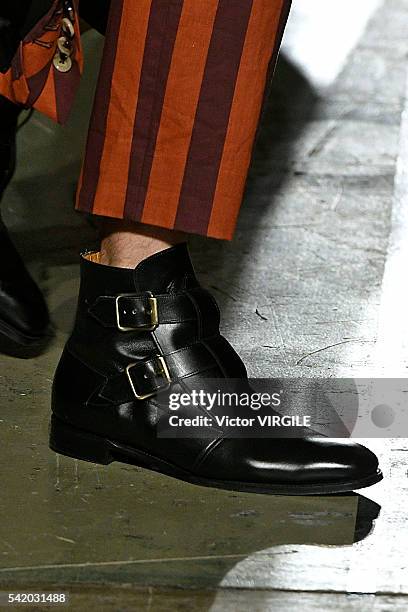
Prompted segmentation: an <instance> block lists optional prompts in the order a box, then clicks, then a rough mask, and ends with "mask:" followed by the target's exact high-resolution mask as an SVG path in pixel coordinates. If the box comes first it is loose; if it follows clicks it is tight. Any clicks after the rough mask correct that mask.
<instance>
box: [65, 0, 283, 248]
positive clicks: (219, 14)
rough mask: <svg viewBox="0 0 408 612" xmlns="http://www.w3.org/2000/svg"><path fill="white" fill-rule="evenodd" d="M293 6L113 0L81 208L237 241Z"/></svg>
mask: <svg viewBox="0 0 408 612" xmlns="http://www.w3.org/2000/svg"><path fill="white" fill-rule="evenodd" d="M289 6H290V0H138V1H137V2H136V1H135V0H113V2H112V5H111V13H110V17H109V24H108V31H107V34H106V43H105V50H104V56H103V61H102V66H101V72H100V77H99V82H98V88H97V93H96V97H95V103H94V110H93V113H92V118H91V123H90V129H89V135H88V143H87V150H86V156H85V161H84V166H83V171H82V175H81V180H80V184H79V187H78V196H77V208H78V209H79V210H81V211H86V212H90V213H94V214H97V215H104V216H108V217H117V218H127V219H132V220H134V221H140V222H142V223H147V224H152V225H158V226H161V227H166V228H174V229H177V230H181V231H185V232H192V233H198V234H203V235H207V236H213V237H216V238H226V239H230V238H231V237H232V235H233V232H234V228H235V224H236V219H237V215H238V211H239V208H240V205H241V200H242V196H243V191H244V186H245V181H246V176H247V172H248V168H249V163H250V159H251V153H252V148H253V144H254V140H255V135H256V131H257V126H258V121H259V116H260V112H261V108H262V103H263V99H264V94H265V89H266V87H267V83H268V80H269V78H270V76H271V68H272V69H273V67H274V65H275V62H276V57H277V53H278V50H279V46H280V41H281V38H282V34H283V29H284V26H285V23H286V19H287V16H288V12H289Z"/></svg>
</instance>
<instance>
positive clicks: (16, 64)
mask: <svg viewBox="0 0 408 612" xmlns="http://www.w3.org/2000/svg"><path fill="white" fill-rule="evenodd" d="M73 4H74V6H75V8H77V6H78V0H73ZM62 19H63V12H62V2H61V0H55V1H54V2H53V4H52V6H51V8H50V10H49V11H48V12H47V13H46V14H45V15H44V17H43V18H42V19H41V20H40V21H39V22H38V23H37V24H36V25H35V27H34V29H33V30H32V31H31V32H30V33H29V34H28V35H27V37H26V38H25V39H24V41H23V42H22V43H21V44H20V47H19V49H18V52H17V53H16V55H15V57H14V59H13V62H12V65H11V68H10V69H9V70H8V71H7V72H6V74H0V95H3V96H5V97H7V98H8V99H9V100H11V101H12V102H14V103H15V104H19V105H21V106H23V107H25V108H35V109H36V110H38V111H39V112H41V113H43V114H45V115H48V116H49V117H50V118H51V119H53V120H54V121H56V122H58V123H62V124H63V123H65V122H66V121H67V119H68V115H69V112H70V110H71V108H72V104H73V101H74V97H75V93H76V90H77V88H78V86H79V82H80V77H81V73H82V48H81V36H80V27H79V19H78V11H76V18H75V24H74V26H75V36H74V39H73V41H72V42H73V54H72V57H71V60H72V68H71V70H70V71H69V72H65V73H62V72H59V71H58V70H57V69H56V68H55V67H54V65H53V59H54V56H55V53H56V49H57V44H58V38H59V37H60V36H61V26H62Z"/></svg>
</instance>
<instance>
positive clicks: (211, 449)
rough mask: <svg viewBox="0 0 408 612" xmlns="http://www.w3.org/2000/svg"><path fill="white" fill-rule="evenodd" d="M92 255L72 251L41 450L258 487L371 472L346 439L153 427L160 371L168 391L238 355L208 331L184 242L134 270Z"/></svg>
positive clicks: (214, 373)
mask: <svg viewBox="0 0 408 612" xmlns="http://www.w3.org/2000/svg"><path fill="white" fill-rule="evenodd" d="M97 260H98V256H97V255H96V254H94V255H88V256H85V257H83V258H82V262H81V289H80V294H79V302H78V312H77V318H76V323H75V328H74V331H73V333H72V336H71V337H70V339H69V340H68V343H67V345H66V347H65V350H64V353H63V355H62V358H61V361H60V363H59V366H58V369H57V372H56V375H55V379H54V387H53V398H52V410H53V415H52V420H51V432H50V446H51V448H52V449H53V450H55V451H56V452H58V453H61V454H63V455H68V456H70V457H75V458H78V459H83V460H85V461H92V462H95V463H101V464H108V463H111V462H112V461H122V462H126V463H130V464H134V465H137V466H141V467H145V468H148V469H151V470H155V471H157V472H162V473H163V474H167V475H169V476H174V477H176V478H180V479H182V480H185V481H188V482H191V483H195V484H200V485H206V486H214V487H219V488H225V489H232V490H239V491H252V492H258V493H274V494H279V493H281V494H287V495H304V494H320V493H325V494H327V493H336V492H344V491H350V490H353V489H357V488H360V487H365V486H369V485H371V484H374V483H375V482H378V481H379V480H381V478H382V476H381V472H380V471H379V469H378V461H377V458H376V457H375V455H374V454H373V453H372V452H371V451H369V450H367V449H366V448H364V447H363V446H360V445H358V444H356V443H353V442H351V441H334V440H328V439H325V438H313V439H312V438H307V439H300V438H299V439H292V440H288V439H276V438H274V439H272V440H271V439H225V438H222V437H220V436H218V438H217V437H215V438H214V439H208V438H199V437H195V438H191V439H166V438H158V437H157V431H156V424H157V422H158V419H159V417H160V410H162V408H161V407H160V406H159V405H158V395H157V394H158V392H159V391H160V390H161V389H163V388H165V387H168V384H169V381H171V385H172V390H173V389H175V390H179V391H180V390H181V389H182V388H183V387H182V386H181V385H191V383H195V384H197V382H199V383H200V381H201V383H202V384H203V385H204V386H205V379H206V378H207V379H208V378H224V377H229V378H245V377H246V371H245V367H244V365H243V363H242V361H241V360H240V358H239V357H238V355H237V354H236V353H235V351H234V349H233V348H232V347H231V345H230V344H229V343H228V342H227V341H226V340H225V339H224V338H223V337H222V336H221V335H220V333H219V311H218V307H217V305H216V303H215V301H214V299H213V297H212V296H211V295H210V294H209V293H208V292H207V291H206V290H204V289H203V288H202V287H200V285H199V283H198V281H197V279H196V277H195V274H194V271H193V268H192V265H191V262H190V259H189V256H188V252H187V248H186V246H185V245H179V246H176V247H173V248H170V249H167V250H165V251H162V252H160V253H158V254H157V255H154V256H152V257H149V258H148V259H146V260H144V261H143V262H142V263H141V264H139V265H138V266H137V268H136V269H135V270H127V269H121V268H113V267H108V266H103V265H100V264H98V263H97ZM167 410H168V408H167ZM189 410H190V409H189ZM194 410H197V409H194V408H193V409H191V416H195V414H196V413H194Z"/></svg>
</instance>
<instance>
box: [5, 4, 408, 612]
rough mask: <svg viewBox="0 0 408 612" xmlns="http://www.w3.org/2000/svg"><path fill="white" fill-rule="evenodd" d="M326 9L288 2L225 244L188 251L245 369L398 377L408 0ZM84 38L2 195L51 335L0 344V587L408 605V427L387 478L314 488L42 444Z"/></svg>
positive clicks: (275, 603) (62, 279)
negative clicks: (17, 349) (174, 474)
mask: <svg viewBox="0 0 408 612" xmlns="http://www.w3.org/2000/svg"><path fill="white" fill-rule="evenodd" d="M327 4H329V3H327V2H326V1H325V0H295V6H294V10H293V12H292V16H291V21H290V24H289V27H288V30H287V33H286V37H285V45H284V50H283V54H282V56H281V59H280V63H279V66H278V70H277V74H276V79H275V83H274V90H273V96H272V99H271V103H270V105H269V107H268V110H267V113H266V116H265V119H264V123H263V129H262V133H261V138H260V141H259V144H258V147H257V150H256V155H255V159H254V163H253V168H252V172H251V177H250V180H249V184H248V190H247V197H246V201H245V205H244V207H243V210H242V214H241V218H240V223H239V228H238V231H237V235H236V238H235V240H234V241H233V242H232V244H221V243H218V242H216V241H204V240H202V239H200V238H194V239H193V241H192V246H193V253H194V259H195V262H196V266H197V269H198V271H199V273H200V275H201V277H202V279H203V282H204V283H205V284H206V285H207V286H209V287H212V290H213V292H214V294H216V297H217V299H218V300H219V302H220V304H221V307H222V312H223V331H224V333H225V335H227V336H228V338H229V339H230V340H231V341H232V342H233V344H234V345H235V346H236V348H237V349H238V351H239V352H240V354H241V355H242V356H243V358H244V359H245V361H246V363H247V365H248V369H249V372H250V374H251V375H252V376H293V377H299V376H307V377H319V376H324V377H340V376H350V377H374V376H393V377H396V376H403V377H406V368H407V366H408V353H407V351H406V350H405V349H406V343H407V340H406V338H407V337H408V336H407V334H405V330H406V331H407V332H408V330H407V329H406V328H407V322H406V321H405V319H406V316H405V313H406V306H407V301H408V292H407V291H406V288H405V287H404V286H403V283H402V282H401V276H402V271H403V270H404V264H405V263H406V261H407V259H408V257H407V247H406V246H405V245H404V237H405V234H406V228H407V224H408V221H406V219H407V216H408V198H407V193H408V187H407V186H408V181H407V170H406V169H407V168H408V150H407V149H408V146H407V142H408V114H407V113H408V111H406V112H405V116H404V115H403V110H404V105H405V104H406V100H407V97H406V77H407V72H408V71H407V68H408V66H407V56H408V38H407V36H406V28H405V27H404V25H405V24H406V22H407V18H408V0H385V1H384V2H381V1H380V0H359V2H358V6H359V9H358V10H357V9H356V7H355V5H356V4H357V3H355V2H354V1H353V2H352V0H341V2H340V1H338V0H331V2H330V7H331V9H330V11H328V10H327ZM351 11H353V13H352V14H353V19H350V14H351ZM350 21H352V24H351V25H350ZM322 32H324V34H322ZM318 42H319V44H317V43H318ZM86 47H87V51H88V56H89V60H88V68H87V70H88V74H87V77H86V78H85V79H84V80H83V87H82V92H81V96H80V97H79V99H78V104H77V108H76V112H75V113H74V116H73V118H72V120H71V122H70V124H69V126H68V127H67V128H65V129H61V128H58V127H55V126H53V125H52V124H51V123H50V122H49V121H48V120H46V119H44V118H42V117H40V116H38V115H35V116H34V117H33V118H32V120H31V121H30V122H29V123H28V124H27V125H26V126H25V127H24V128H23V129H22V130H21V132H20V134H19V166H18V172H17V175H16V177H15V180H14V182H13V183H12V185H11V186H10V188H9V190H8V192H7V194H6V196H5V201H4V202H3V205H4V208H5V214H4V217H5V220H6V222H7V224H8V225H9V227H10V228H12V230H13V236H14V238H15V240H16V243H17V244H18V245H19V248H20V249H21V251H22V253H23V254H24V257H25V259H26V261H27V264H28V265H29V267H30V269H31V270H32V272H33V274H34V275H35V276H36V278H37V279H38V281H39V283H40V284H41V286H42V288H43V289H44V291H45V293H46V295H47V300H48V303H49V305H50V309H51V312H52V317H53V321H54V324H55V328H56V335H55V340H54V342H53V343H52V345H51V346H50V347H49V349H48V350H47V352H46V353H45V354H44V355H42V356H41V357H39V358H37V359H35V360H34V361H17V360H14V359H11V358H7V357H3V356H0V398H1V412H0V426H1V430H0V431H1V432H2V445H1V450H0V453H1V458H2V459H1V460H2V476H3V482H2V491H3V494H2V496H1V499H0V508H1V525H0V591H1V590H3V591H8V590H13V591H16V590H24V591H30V590H33V589H34V590H38V589H40V588H41V589H43V590H52V591H58V590H63V591H64V592H66V593H70V595H71V605H70V607H71V608H72V609H75V610H88V609H89V607H90V606H91V605H92V606H94V607H96V608H97V609H98V610H99V609H100V610H144V609H145V610H157V611H161V610H166V611H167V610H184V609H186V610H187V609H188V610H193V611H195V610H200V611H201V610H203V611H204V610H211V611H218V610H225V611H227V612H229V611H230V610H231V611H232V610H247V609H248V608H249V607H251V609H253V610H262V611H263V610H275V609H285V610H289V611H292V610H297V609H298V608H299V606H303V609H304V610H305V611H309V610H313V611H314V610H319V611H320V610H336V611H337V610H351V611H354V610H359V611H360V610H363V611H365V610H382V611H386V610H393V611H394V610H406V609H407V608H408V572H407V555H406V550H407V548H408V536H407V534H406V528H405V522H406V508H407V505H408V481H407V460H406V457H407V450H408V444H407V440H406V439H401V438H400V439H395V440H393V439H390V440H386V439H385V440H384V439H383V440H380V439H378V440H376V439H370V440H367V441H366V443H367V445H368V446H370V447H371V448H372V449H373V450H375V451H376V452H377V453H378V455H379V456H380V459H381V463H382V466H383V470H384V473H385V476H386V478H385V480H384V481H383V482H382V483H380V484H378V485H375V486H374V487H372V488H371V489H368V490H366V491H364V495H345V496H330V497H309V498H302V497H300V498H287V497H283V496H282V497H278V496H277V497H269V496H262V495H259V496H254V495H250V494H238V493H231V492H224V491H217V490H210V489H202V488H199V487H193V486H191V485H188V484H185V483H181V482H178V481H173V480H170V479H167V478H165V477H162V476H160V475H157V474H151V473H148V472H146V471H143V470H138V469H134V468H131V467H129V466H123V465H116V464H114V465H112V466H109V467H107V468H104V467H103V468H100V467H96V466H93V465H90V464H84V463H78V462H76V461H73V460H70V459H68V458H58V457H56V456H55V455H54V454H52V453H51V452H50V451H49V450H48V446H47V427H48V414H49V393H50V386H51V381H52V376H53V370H54V368H55V365H56V363H57V360H58V357H59V354H60V351H61V347H62V346H63V344H64V342H65V339H66V337H67V334H68V333H69V330H70V327H71V325H72V318H73V315H74V308H75V301H76V291H77V287H78V277H77V275H78V267H77V261H78V252H79V251H80V250H83V249H84V248H86V247H90V246H92V245H93V244H94V242H95V240H96V233H95V230H94V228H93V227H92V226H91V224H90V223H89V222H88V221H87V220H86V219H85V218H84V217H82V216H80V215H77V214H75V213H74V212H73V211H72V196H73V191H74V184H75V180H76V176H77V173H78V169H79V165H80V157H81V150H82V147H83V142H84V138H85V135H86V122H87V115H88V113H89V104H88V106H87V100H90V98H91V95H90V94H91V91H92V87H93V84H94V76H95V73H96V65H97V61H98V55H99V52H100V47H101V40H100V39H99V37H97V36H96V35H94V34H93V33H89V34H87V35H86ZM401 135H402V137H401ZM404 135H405V136H404ZM259 315H261V316H259ZM373 527H374V528H373ZM0 606H1V597H0Z"/></svg>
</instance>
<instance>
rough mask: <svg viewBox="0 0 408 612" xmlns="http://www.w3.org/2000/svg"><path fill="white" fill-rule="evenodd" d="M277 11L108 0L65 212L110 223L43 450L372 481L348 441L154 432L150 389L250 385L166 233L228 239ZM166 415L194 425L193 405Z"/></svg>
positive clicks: (156, 398) (57, 386)
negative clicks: (96, 75)
mask: <svg viewBox="0 0 408 612" xmlns="http://www.w3.org/2000/svg"><path fill="white" fill-rule="evenodd" d="M287 6H288V4H287V3H286V2H282V0H253V1H250V0H228V1H227V0H208V1H207V2H197V1H196V0H184V1H182V0H172V1H170V0H166V1H164V0H163V1H161V0H152V1H148V0H140V2H138V3H137V6H136V5H135V3H134V2H132V1H131V0H123V1H121V2H119V1H118V2H117V3H115V4H114V5H112V11H111V14H110V21H109V25H108V31H107V46H106V49H105V55H104V61H103V66H102V70H101V77H100V80H99V86H98V92H97V96H96V101H95V108H94V114H93V118H92V122H91V126H90V133H89V140H88V150H87V156H86V160H85V164H84V170H83V176H82V182H81V185H80V188H79V192H78V208H79V209H80V210H84V211H88V212H93V213H94V214H97V215H103V216H108V217H116V218H117V219H118V221H116V223H114V224H113V225H112V226H111V227H110V228H109V226H108V225H106V222H105V236H104V238H103V241H102V252H99V253H88V254H86V255H84V256H83V257H82V259H81V288H80V295H79V300H78V312H77V318H76V324H75V327H74V330H73V333H72V335H71V337H70V339H69V340H68V343H67V345H66V347H65V350H64V353H63V356H62V358H61V361H60V364H59V366H58V369H57V373H56V377H55V381H54V389H53V406H52V409H53V415H52V422H51V423H52V424H51V435H50V445H51V448H53V449H54V450H56V451H57V452H59V453H62V454H66V455H69V456H73V457H78V458H80V459H84V460H88V461H94V462H99V463H104V464H107V463H110V462H112V461H115V460H118V461H126V462H128V463H133V464H135V465H139V466H142V467H147V468H149V469H153V470H156V471H159V472H163V473H165V474H169V475H172V476H175V477H178V478H182V479H184V480H187V481H189V482H194V483H199V484H202V485H208V486H218V487H225V488H230V489H238V490H245V491H254V492H265V493H285V494H307V493H309V494H311V493H334V492H341V491H349V490H352V489H353V488H358V487H362V486H367V485H369V484H373V483H374V482H377V481H378V480H379V479H380V478H381V473H380V472H379V470H378V462H377V459H376V457H375V456H374V455H373V454H372V453H371V452H370V451H368V450H367V449H365V448H364V447H361V446H359V445H358V444H354V443H350V442H335V441H333V440H332V441H328V440H325V439H324V438H321V439H316V438H303V439H295V440H286V439H283V438H274V440H273V441H271V440H268V439H258V440H256V441H255V440H252V439H244V438H240V439H231V438H226V437H224V436H223V435H222V433H221V432H220V430H219V429H216V430H214V429H213V428H212V429H211V428H210V436H208V435H206V436H200V435H196V436H195V437H192V438H189V439H183V438H176V439H174V438H173V439H172V438H166V437H164V438H163V437H159V436H158V429H157V428H158V426H160V424H163V425H164V426H165V424H166V419H167V428H168V418H169V415H170V414H171V413H170V411H169V406H168V403H166V401H165V399H164V398H163V396H161V395H160V392H163V391H165V390H169V389H171V391H172V392H179V393H180V392H181V391H184V392H185V391H188V390H191V389H193V388H195V389H197V387H198V389H201V390H205V389H209V386H208V385H209V379H217V381H218V380H219V381H221V382H220V384H221V383H222V381H223V380H224V381H225V379H226V378H228V379H239V380H241V384H242V386H243V388H244V389H245V390H247V391H248V392H250V391H251V389H250V387H249V384H248V381H247V378H246V370H245V366H244V365H243V363H242V361H241V359H240V358H239V356H238V355H237V353H236V352H235V351H234V349H233V348H232V347H231V345H230V344H229V343H228V342H227V341H226V340H225V339H224V338H223V337H222V336H221V335H220V331H219V311H218V308H217V305H216V303H215V301H214V299H213V298H212V296H211V295H210V294H209V293H208V292H207V291H206V290H204V289H203V288H202V287H201V286H200V284H199V281H198V279H197V277H196V275H195V273H194V269H193V266H192V263H191V261H190V259H189V255H188V251H187V247H186V245H185V244H179V239H180V237H179V236H178V235H176V233H175V231H183V232H187V233H188V232H197V233H201V234H203V235H208V236H215V237H218V238H230V237H231V236H232V233H233V229H234V226H235V221H236V216H237V213H238V209H239V206H240V203H241V197H242V192H243V188H244V183H245V178H246V172H247V169H248V165H249V160H250V154H251V150H252V146H253V141H254V138H255V133H256V127H257V122H258V118H259V114H260V110H261V106H262V99H263V95H264V89H265V86H266V82H267V78H268V73H269V72H270V70H269V68H270V66H273V64H274V62H275V59H276V52H277V48H278V46H279V41H280V37H281V33H282V29H283V23H284V20H285V19H284V17H285V15H286V9H287ZM249 92H250V93H249ZM142 224H145V225H142ZM152 226H155V227H156V229H154V228H153V227H152ZM158 228H162V229H158ZM167 245H174V246H170V248H165V249H164V250H163V247H165V246H167ZM101 264H105V265H101ZM73 381H75V384H73ZM217 384H218V382H217ZM181 416H187V417H189V418H195V417H197V418H199V417H200V416H202V407H201V406H191V405H190V406H189V407H187V408H182V410H181Z"/></svg>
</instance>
